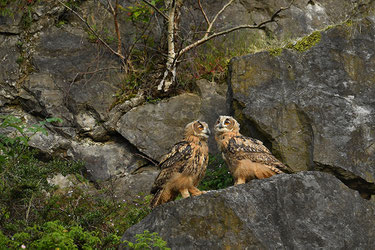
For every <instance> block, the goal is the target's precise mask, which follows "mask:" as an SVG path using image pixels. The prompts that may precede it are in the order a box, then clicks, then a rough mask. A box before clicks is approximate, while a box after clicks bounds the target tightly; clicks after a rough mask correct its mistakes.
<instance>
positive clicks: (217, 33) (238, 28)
mask: <svg viewBox="0 0 375 250" xmlns="http://www.w3.org/2000/svg"><path fill="white" fill-rule="evenodd" d="M293 2H294V0H292V1H291V3H290V4H289V6H288V7H281V8H280V9H278V10H277V11H276V12H275V13H274V14H273V15H272V16H271V18H270V19H268V20H266V21H263V22H261V23H259V24H257V25H248V24H243V25H238V26H236V27H233V28H230V29H226V30H223V31H220V32H215V33H213V34H211V35H208V33H206V34H205V35H204V36H203V38H201V39H199V40H198V41H196V42H194V43H192V44H190V45H188V46H186V47H185V48H183V49H182V50H181V51H180V52H179V56H182V55H183V54H184V53H186V52H187V51H189V50H191V49H192V48H195V47H197V46H199V45H201V44H203V43H205V42H207V41H209V40H211V39H212V38H215V37H218V36H222V35H225V34H228V33H231V32H233V31H236V30H240V29H263V28H264V26H265V25H266V24H267V23H271V22H275V18H276V17H278V15H279V14H280V12H281V11H284V10H287V9H289V8H290V6H291V5H292V3H293ZM228 4H229V3H228ZM228 4H227V5H228ZM211 24H212V23H211Z"/></svg>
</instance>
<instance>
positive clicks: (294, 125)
mask: <svg viewBox="0 0 375 250" xmlns="http://www.w3.org/2000/svg"><path fill="white" fill-rule="evenodd" d="M314 39H315V41H313V40H314ZM374 41H375V19H374V18H373V17H369V18H365V19H363V20H361V21H355V22H349V23H346V24H343V25H339V26H336V27H333V28H331V29H328V30H326V31H322V32H315V33H313V34H312V35H311V36H310V37H309V38H306V39H303V40H301V41H299V42H297V43H296V44H294V45H291V46H290V49H282V50H280V51H278V52H279V53H280V54H279V55H275V54H272V53H268V52H262V53H257V54H253V55H248V56H245V57H239V58H235V59H233V60H232V62H231V67H230V92H231V95H232V98H233V102H232V106H233V111H234V114H235V116H236V118H237V119H238V120H239V122H240V123H241V124H242V126H243V131H244V132H245V133H247V134H250V135H252V136H259V137H260V138H262V139H263V140H266V141H268V143H269V145H272V149H273V151H274V153H276V154H277V155H278V156H279V157H280V158H281V159H282V160H283V162H285V163H286V164H288V165H289V166H290V167H292V168H293V169H295V170H306V169H309V170H311V169H315V170H318V169H320V170H325V171H329V172H332V173H335V174H336V175H337V176H338V177H340V178H341V179H343V180H344V181H347V182H352V183H356V184H355V185H356V186H357V189H368V192H369V193H375V187H374V184H373V182H374V179H375V168H374V166H375V144H374V141H375V132H374V131H375V125H374V124H375V102H374V100H375V96H374V93H375V85H374V83H373V82H374V80H373V79H374V76H375V73H374V70H373V69H374V58H375V46H374V44H375V43H374ZM308 42H310V43H316V45H315V46H312V47H311V45H308V44H307V43H308ZM302 43H304V44H302ZM293 48H294V49H297V50H300V51H296V50H294V49H293ZM301 50H305V51H301ZM360 183H362V184H363V185H362V186H361V184H360Z"/></svg>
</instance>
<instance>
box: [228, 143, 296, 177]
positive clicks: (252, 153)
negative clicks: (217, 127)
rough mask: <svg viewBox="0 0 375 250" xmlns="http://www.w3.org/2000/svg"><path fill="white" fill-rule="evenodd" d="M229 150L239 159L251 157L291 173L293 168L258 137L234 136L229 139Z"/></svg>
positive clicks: (257, 161)
mask: <svg viewBox="0 0 375 250" xmlns="http://www.w3.org/2000/svg"><path fill="white" fill-rule="evenodd" d="M227 150H228V151H229V152H230V153H231V154H232V156H233V157H234V158H236V159H237V160H241V159H249V160H251V161H252V162H256V163H261V164H264V165H268V166H272V167H276V168H278V169H279V170H281V171H283V172H284V173H291V170H290V169H289V168H288V167H287V166H285V165H284V164H283V163H282V162H280V161H279V160H278V159H277V158H276V157H275V156H273V155H272V153H271V152H270V151H269V150H268V148H267V147H265V146H264V145H263V143H262V142H261V141H259V140H257V139H253V138H249V137H245V136H234V137H232V138H231V139H230V140H229V143H228V147H227Z"/></svg>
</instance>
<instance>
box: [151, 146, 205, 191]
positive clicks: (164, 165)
mask: <svg viewBox="0 0 375 250" xmlns="http://www.w3.org/2000/svg"><path fill="white" fill-rule="evenodd" d="M207 164H208V147H207V143H206V142H201V141H199V142H196V143H195V142H189V141H181V142H179V143H177V144H175V145H174V146H173V148H172V149H171V151H170V152H169V153H168V154H166V155H165V156H164V157H163V158H162V159H161V161H160V163H159V167H160V168H161V171H160V173H159V175H158V177H157V178H156V180H155V182H154V185H153V186H152V188H151V193H152V194H154V193H156V192H157V191H158V190H159V189H160V188H162V187H163V185H164V184H165V183H167V182H168V180H170V179H171V178H172V177H173V175H174V174H175V173H182V174H184V175H186V176H189V177H192V178H193V179H194V184H198V183H199V181H200V180H202V178H203V177H204V174H205V172H206V167H207Z"/></svg>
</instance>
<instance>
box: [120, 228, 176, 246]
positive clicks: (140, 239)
mask: <svg viewBox="0 0 375 250" xmlns="http://www.w3.org/2000/svg"><path fill="white" fill-rule="evenodd" d="M135 238H136V243H133V242H130V241H125V242H126V243H127V244H128V245H127V246H128V247H129V248H131V249H153V248H155V247H156V248H158V249H162V250H168V249H170V248H168V247H167V242H166V241H164V240H163V239H162V238H161V237H160V236H159V235H158V233H150V232H149V231H148V230H145V231H144V232H143V233H142V234H137V235H136V236H135Z"/></svg>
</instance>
